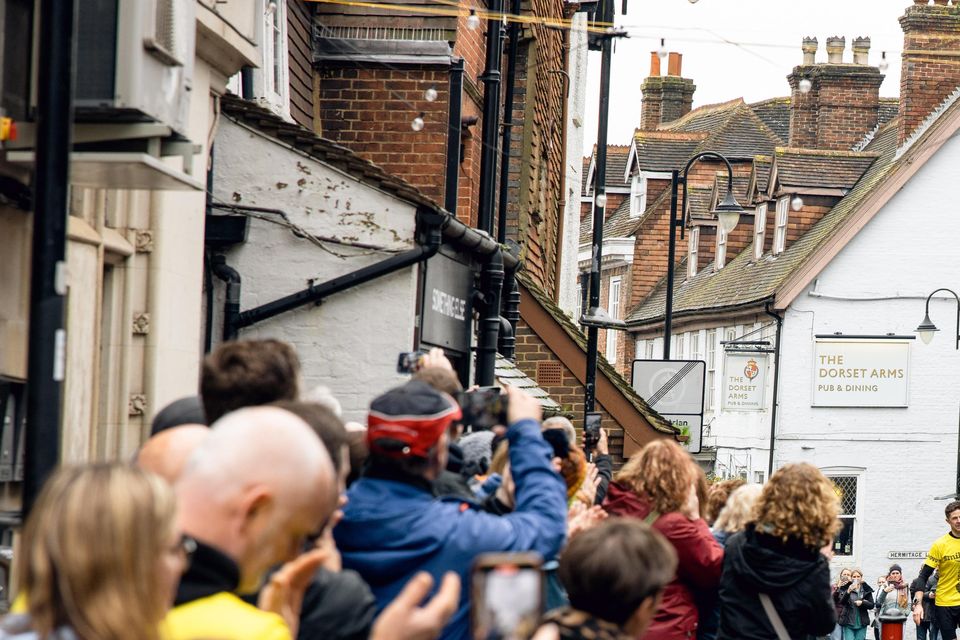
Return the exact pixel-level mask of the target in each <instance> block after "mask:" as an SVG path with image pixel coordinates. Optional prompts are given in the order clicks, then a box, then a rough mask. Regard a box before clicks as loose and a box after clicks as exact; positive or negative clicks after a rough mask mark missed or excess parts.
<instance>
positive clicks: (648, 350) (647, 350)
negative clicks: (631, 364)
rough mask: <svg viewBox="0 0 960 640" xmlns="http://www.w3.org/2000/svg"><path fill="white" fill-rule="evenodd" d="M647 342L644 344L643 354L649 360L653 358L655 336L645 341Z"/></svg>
mask: <svg viewBox="0 0 960 640" xmlns="http://www.w3.org/2000/svg"><path fill="white" fill-rule="evenodd" d="M645 342H646V343H647V344H646V345H644V350H643V355H644V356H646V359H647V360H653V348H654V340H653V338H651V339H649V340H646V341H645Z"/></svg>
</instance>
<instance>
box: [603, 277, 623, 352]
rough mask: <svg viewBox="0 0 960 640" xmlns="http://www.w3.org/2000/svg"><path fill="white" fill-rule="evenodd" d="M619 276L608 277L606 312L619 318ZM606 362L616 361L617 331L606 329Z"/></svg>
mask: <svg viewBox="0 0 960 640" xmlns="http://www.w3.org/2000/svg"><path fill="white" fill-rule="evenodd" d="M620 281H621V279H620V276H614V277H612V278H610V298H609V304H608V305H607V307H608V308H607V313H609V314H610V317H612V318H614V319H619V318H620ZM606 355H607V362H609V363H610V364H614V363H616V361H617V332H616V331H615V330H613V329H607V354H606Z"/></svg>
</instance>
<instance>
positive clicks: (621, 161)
mask: <svg viewBox="0 0 960 640" xmlns="http://www.w3.org/2000/svg"><path fill="white" fill-rule="evenodd" d="M629 157H630V145H628V144H624V145H620V144H608V145H607V173H606V175H605V176H604V178H605V181H606V183H607V189H610V188H621V189H622V188H623V187H627V186H629V183H628V182H627V179H626V176H627V158H629ZM596 159H597V145H593V153H592V154H591V155H590V156H589V163H590V164H589V165H588V167H589V168H588V169H587V171H586V178H585V179H584V185H583V192H582V193H588V191H587V189H589V190H590V191H592V190H593V189H592V187H593V183H594V182H595V181H596V172H597V162H596Z"/></svg>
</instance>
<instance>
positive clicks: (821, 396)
mask: <svg viewBox="0 0 960 640" xmlns="http://www.w3.org/2000/svg"><path fill="white" fill-rule="evenodd" d="M911 342H912V338H910V337H893V338H851V337H843V338H826V337H820V336H818V337H817V340H816V342H815V343H814V353H813V406H815V407H906V406H907V405H908V404H909V400H910V376H909V373H910V343H911Z"/></svg>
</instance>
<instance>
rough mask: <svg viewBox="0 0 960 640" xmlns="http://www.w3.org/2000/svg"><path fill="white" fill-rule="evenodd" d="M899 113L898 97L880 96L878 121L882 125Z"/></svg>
mask: <svg viewBox="0 0 960 640" xmlns="http://www.w3.org/2000/svg"><path fill="white" fill-rule="evenodd" d="M899 113H900V98H880V113H879V118H878V120H879V122H880V126H881V127H883V126H884V125H885V124H887V123H888V122H890V121H891V120H893V119H894V118H896V117H897V115H898V114H899Z"/></svg>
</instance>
